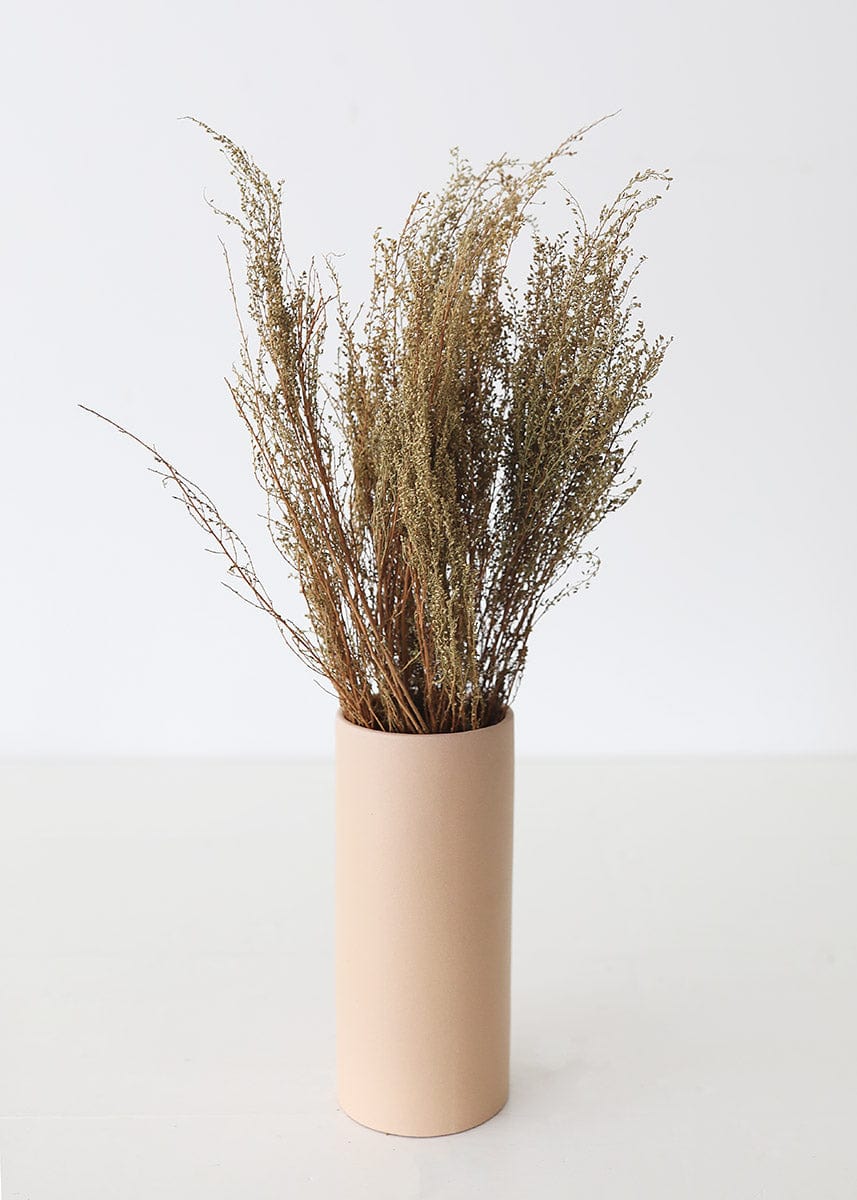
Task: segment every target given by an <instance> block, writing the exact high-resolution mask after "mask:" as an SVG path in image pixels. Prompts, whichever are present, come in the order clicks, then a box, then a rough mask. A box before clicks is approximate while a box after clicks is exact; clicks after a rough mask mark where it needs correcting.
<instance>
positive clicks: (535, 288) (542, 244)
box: [88, 122, 669, 733]
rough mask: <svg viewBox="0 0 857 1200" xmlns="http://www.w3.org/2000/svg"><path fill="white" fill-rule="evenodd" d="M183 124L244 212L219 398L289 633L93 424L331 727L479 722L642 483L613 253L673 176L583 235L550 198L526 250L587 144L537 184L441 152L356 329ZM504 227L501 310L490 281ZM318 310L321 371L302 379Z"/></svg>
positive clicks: (227, 543) (638, 372)
mask: <svg viewBox="0 0 857 1200" xmlns="http://www.w3.org/2000/svg"><path fill="white" fill-rule="evenodd" d="M197 124H199V125H201V127H202V128H203V129H204V130H206V132H207V133H209V134H210V135H211V136H212V137H213V138H214V139H215V141H216V142H217V143H218V145H219V147H220V149H221V150H222V151H223V153H224V154H225V155H226V157H227V159H228V162H229V164H230V170H231V174H232V175H233V177H234V178H235V180H236V182H237V185H238V189H239V194H240V215H236V214H232V213H227V212H221V210H219V209H218V210H216V211H218V212H219V213H220V215H221V216H222V217H224V218H225V219H226V221H227V222H229V223H230V224H231V225H234V226H236V227H237V229H238V230H239V231H240V234H241V238H242V240H243V248H244V253H245V259H246V285H247V309H248V313H249V317H250V323H251V324H252V327H253V329H254V331H255V332H254V334H253V336H252V337H251V334H250V333H249V331H248V327H247V324H246V323H245V322H244V321H243V320H242V318H241V315H240V311H239V304H238V300H237V295H236V288H235V284H234V277H233V274H232V271H231V267H230V266H229V258H228V255H227V269H228V274H229V286H230V290H231V293H232V298H233V302H234V304H235V308H236V314H237V316H238V326H239V331H240V347H241V350H240V362H239V364H238V365H237V366H236V367H235V369H234V377H233V379H232V380H231V381H230V384H229V386H230V391H231V394H232V399H233V401H234V404H235V408H236V409H237V412H238V414H239V416H240V417H241V420H242V421H243V422H244V425H245V426H246V429H247V431H248V433H249V436H250V442H251V446H252V452H253V465H254V470H255V475H256V479H257V480H258V482H259V484H260V486H261V487H262V489H263V491H264V493H265V496H266V501H267V525H268V529H269V531H270V535H271V537H272V539H273V541H274V544H275V546H276V548H277V550H278V551H279V553H280V555H281V556H282V558H283V559H284V561H285V563H286V564H287V566H288V568H289V569H290V571H291V572H292V573H293V575H294V576H295V577H296V579H297V581H298V583H299V586H300V589H301V592H302V594H303V596H304V598H305V601H306V617H307V620H306V622H305V624H303V625H300V624H297V623H295V622H294V621H292V620H291V619H289V618H288V617H286V616H283V615H282V614H281V613H280V612H279V611H278V609H277V608H276V607H275V605H274V602H273V601H272V599H271V597H270V595H269V593H268V591H267V590H266V589H265V587H264V586H263V584H262V582H261V581H260V579H259V577H258V575H257V573H256V570H255V569H254V567H253V563H252V560H251V558H250V555H249V553H248V551H247V547H246V545H245V543H244V541H243V540H242V539H241V538H240V537H239V536H238V535H237V534H236V533H235V532H234V531H233V530H232V529H231V528H230V527H229V526H228V525H227V524H226V522H225V521H224V520H223V518H222V517H221V515H220V513H219V512H218V510H217V508H216V507H215V505H214V503H213V502H212V500H211V499H210V497H209V496H208V495H207V494H206V492H204V491H203V490H202V489H201V488H200V487H198V486H197V485H196V484H195V483H193V482H192V481H191V480H189V479H188V478H187V477H186V476H185V475H183V474H182V473H181V472H180V471H179V470H178V469H177V468H176V467H175V466H174V465H173V464H172V463H171V462H169V461H168V460H167V459H166V458H164V457H163V455H162V454H160V453H159V452H158V451H157V450H156V449H155V448H154V447H153V446H151V445H148V444H147V443H145V442H143V441H141V439H139V438H137V437H136V436H135V435H133V434H128V431H127V430H126V429H123V428H122V427H121V426H119V425H116V423H115V422H113V421H110V423H111V424H113V425H116V428H118V429H120V431H121V432H122V433H125V434H128V436H130V437H133V438H134V440H135V441H137V442H138V443H139V444H141V445H143V446H144V447H145V448H146V449H147V450H148V451H149V452H150V453H151V454H152V455H153V456H154V458H155V460H156V462H157V465H158V471H159V473H160V474H161V475H163V477H164V479H165V480H166V481H169V482H171V483H172V485H174V487H175V488H176V489H177V495H178V497H179V498H180V499H181V500H182V501H183V502H184V504H185V505H186V507H187V509H188V511H189V512H190V514H191V516H192V517H193V518H194V519H195V520H196V521H197V523H198V524H199V525H200V526H201V527H202V528H203V529H204V530H205V532H206V533H207V534H208V535H209V537H210V538H211V539H212V541H213V543H214V545H215V546H216V548H217V549H218V550H219V551H220V552H221V553H222V554H223V555H224V556H225V557H226V559H227V561H228V564H229V567H228V571H229V575H230V577H231V581H232V584H231V585H228V586H232V585H237V586H236V587H234V590H237V591H238V592H239V594H240V595H242V596H244V598H245V599H248V600H249V601H250V602H251V603H252V604H254V605H255V606H257V607H258V608H260V609H261V610H262V611H264V612H266V613H268V614H269V615H270V616H271V617H273V619H274V621H275V622H276V624H277V627H278V628H279V630H280V632H281V634H282V635H283V636H284V638H285V639H286V641H287V643H288V644H289V645H290V646H291V647H292V648H293V649H294V650H295V651H296V652H297V654H298V655H299V656H300V657H301V658H302V659H303V660H304V661H305V662H306V663H307V664H308V665H309V666H310V667H311V668H312V669H313V670H314V671H315V672H317V673H318V674H319V675H321V676H324V677H326V678H327V679H328V680H329V681H330V683H331V684H332V685H333V688H334V690H335V693H336V695H337V697H338V699H339V702H340V706H341V709H342V712H343V715H344V716H345V717H346V718H347V719H348V720H349V721H351V722H353V723H355V724H358V725H362V726H366V727H369V728H374V729H382V730H388V731H392V732H403V733H441V732H458V731H464V730H468V729H478V728H481V727H483V726H487V725H492V724H495V723H496V722H498V721H499V720H501V719H502V717H503V715H504V713H505V711H506V707H507V705H508V704H509V702H510V699H511V697H512V696H513V694H514V692H515V690H516V687H517V685H518V683H519V681H520V677H521V672H522V669H523V667H524V663H525V660H526V654H527V646H528V643H529V638H530V634H531V632H532V630H533V627H534V625H535V623H536V621H537V620H538V618H539V616H540V615H541V614H543V613H544V612H545V611H546V610H547V609H548V608H549V607H550V606H551V605H553V604H555V603H556V602H557V600H558V599H560V597H562V596H564V595H565V594H567V593H568V592H569V591H571V590H574V589H575V588H576V587H578V586H580V584H581V582H584V581H587V580H588V579H589V578H591V575H592V573H593V571H594V569H595V567H596V566H597V561H596V560H595V559H594V556H593V555H591V554H590V553H588V552H587V551H586V550H585V548H584V543H585V542H586V539H587V537H588V535H589V534H590V533H591V532H592V530H593V529H594V527H595V526H596V525H597V524H598V522H599V521H601V520H602V518H603V517H604V516H606V514H607V513H609V512H612V511H613V510H614V509H616V508H618V507H620V505H622V504H624V503H625V501H626V500H627V499H628V498H629V497H630V496H631V495H632V493H633V492H634V491H635V490H636V487H637V486H638V483H639V481H638V480H635V479H633V478H631V477H630V476H629V473H628V466H627V464H628V458H629V454H630V453H631V451H632V449H633V444H634V443H633V441H632V440H631V439H632V435H633V432H634V430H635V429H636V428H637V427H638V426H639V425H640V424H641V423H642V422H643V421H644V420H645V419H646V413H645V411H644V410H645V403H646V401H647V400H648V398H649V394H650V393H649V388H650V384H651V382H652V380H653V378H654V376H655V375H656V373H657V371H658V369H659V367H660V365H661V362H662V359H663V356H664V353H665V350H666V346H667V341H666V340H665V339H664V338H662V337H658V338H655V339H654V340H652V341H649V340H647V337H646V334H645V330H644V328H643V325H642V323H641V322H640V321H639V320H638V319H637V318H636V315H635V310H636V309H637V308H638V307H639V304H638V301H637V300H636V298H635V297H634V296H633V295H632V294H631V291H630V288H631V285H632V282H633V280H634V278H635V276H636V274H637V271H638V270H639V267H640V264H641V262H642V261H643V260H642V259H638V260H633V261H632V255H631V249H630V246H629V238H630V235H631V233H632V231H633V229H634V226H635V224H636V221H637V219H638V217H639V216H640V214H641V213H642V212H644V211H645V210H646V209H648V208H651V207H652V206H653V205H654V204H656V203H657V201H658V200H659V199H660V196H659V195H657V194H655V193H654V190H653V188H654V187H656V186H657V185H659V184H663V185H665V186H669V176H668V175H667V174H665V173H662V172H656V171H652V170H647V171H643V172H641V173H639V174H636V175H635V176H634V177H633V178H632V179H631V180H630V182H629V183H628V184H627V186H626V187H625V188H624V189H623V190H622V191H621V192H620V194H619V195H618V197H617V198H616V200H614V201H613V203H612V204H610V205H609V206H606V207H605V208H603V209H602V211H601V213H600V216H599V219H598V221H597V223H595V224H594V225H593V226H592V227H590V226H588V225H587V223H586V221H585V219H584V217H583V214H582V212H581V209H580V206H579V205H578V204H577V203H576V201H574V199H573V197H572V196H571V195H570V194H568V193H567V192H566V195H565V198H566V202H567V203H568V205H569V208H570V211H571V213H572V222H573V228H572V230H571V231H570V232H566V233H562V234H560V235H558V236H547V235H545V234H542V233H541V232H540V230H539V227H538V225H537V223H536V222H535V219H534V217H533V215H532V211H531V206H532V203H533V201H534V199H535V198H536V197H537V196H538V195H539V193H541V192H542V190H543V189H544V188H545V187H546V185H547V184H548V182H549V181H550V180H551V178H553V176H554V170H553V167H554V166H555V164H556V163H557V162H558V161H559V160H561V159H564V158H568V157H570V156H572V155H573V154H574V153H575V152H576V146H577V143H578V142H579V141H580V139H581V137H582V136H583V135H584V134H585V133H586V132H588V129H590V128H592V126H589V127H588V128H587V129H582V130H580V131H578V132H577V133H574V134H572V135H571V136H570V137H568V138H566V139H565V140H564V141H563V142H562V143H561V144H560V145H559V146H558V147H557V148H556V149H555V150H554V151H553V152H552V153H550V154H548V155H547V156H546V157H545V158H543V159H541V160H539V161H537V162H534V163H522V162H520V161H519V160H517V159H511V158H509V157H506V156H503V157H501V158H499V159H497V160H496V161H494V162H491V163H489V164H488V165H487V166H486V167H485V169H484V170H482V171H480V172H478V173H477V172H476V171H474V170H473V168H472V167H471V165H470V164H469V163H468V162H467V161H466V160H464V159H463V158H461V157H460V156H459V155H458V154H457V153H454V154H453V158H452V170H451V175H450V178H449V180H448V182H447V183H446V186H445V187H444V189H443V190H442V191H441V192H440V193H439V194H438V195H436V196H432V195H430V194H429V193H422V194H420V195H419V196H418V197H417V199H416V201H415V202H414V204H413V206H412V208H411V210H410V212H409V214H408V216H407V220H406V221H405V223H404V225H403V227H402V230H401V232H400V233H399V235H398V236H397V237H382V236H381V235H380V233H376V235H375V241H374V257H373V283H372V287H371V292H370V296H369V300H368V304H367V305H366V306H365V311H364V310H362V309H361V310H360V312H358V314H357V315H356V316H352V314H351V312H350V310H349V308H348V306H347V304H346V302H345V300H344V298H343V296H342V293H341V289H340V285H339V280H338V278H337V275H336V272H335V270H334V269H333V267H332V266H331V264H330V263H329V262H328V263H327V271H328V276H327V278H328V281H329V282H328V285H327V287H325V285H324V284H323V283H322V280H321V277H320V275H319V273H318V271H317V270H316V268H315V266H314V265H311V266H310V267H309V269H307V270H305V271H303V272H301V273H297V272H296V271H295V270H294V268H293V267H292V264H291V263H290V261H289V258H288V256H287V254H286V251H285V247H284V241H283V233H282V226H281V202H282V184H281V183H277V184H273V183H272V182H271V181H270V179H269V178H268V176H267V175H266V174H265V173H264V172H263V171H262V170H261V169H260V168H259V167H258V166H257V165H256V163H255V162H254V161H253V160H252V159H251V158H250V157H249V156H248V155H247V154H246V152H245V151H244V150H243V149H241V148H240V147H239V146H237V145H236V144H235V143H234V142H232V141H231V140H230V139H229V138H227V137H225V136H224V135H223V134H221V133H218V132H216V131H215V130H213V129H211V128H210V127H209V126H207V125H204V124H203V123H202V122H197ZM563 190H564V191H565V189H563ZM525 226H529V228H530V230H531V258H530V266H529V272H528V275H527V279H526V286H525V287H524V288H523V289H522V294H521V289H518V290H516V289H515V288H514V287H512V285H511V284H510V282H509V272H508V267H509V256H510V253H511V250H512V246H513V244H514V243H515V241H516V239H517V238H518V236H519V234H521V232H522V230H524V228H525ZM329 313H331V314H332V318H333V320H334V321H335V325H336V328H337V330H338V335H339V340H338V353H337V359H336V366H335V368H334V369H332V370H324V369H323V368H322V351H323V347H324V343H325V335H326V331H327V327H328V314H329ZM361 314H362V320H360V319H359V318H360V317H361ZM88 411H93V410H88ZM95 415H97V416H101V415H102V414H100V413H96V414H95ZM103 419H105V420H109V418H106V417H105V418H103ZM572 566H577V567H578V568H582V570H579V571H578V572H577V574H576V575H575V577H574V578H573V579H572V581H571V582H568V579H569V575H568V573H569V569H570V568H571V567H572Z"/></svg>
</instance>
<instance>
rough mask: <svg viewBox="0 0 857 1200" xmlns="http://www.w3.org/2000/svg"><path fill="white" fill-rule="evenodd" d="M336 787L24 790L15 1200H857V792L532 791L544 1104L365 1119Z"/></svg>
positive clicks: (836, 782) (546, 773)
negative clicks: (336, 937)
mask: <svg viewBox="0 0 857 1200" xmlns="http://www.w3.org/2000/svg"><path fill="white" fill-rule="evenodd" d="M333 863H334V840H333V769H332V766H331V765H330V764H327V763H239V762H202V761H195V762H192V761H187V762H185V761H142V762H133V761H117V762H91V763H85V762H80V763H61V762H54V763H44V764H35V763H19V764H8V765H6V766H4V767H2V768H0V1181H2V1183H0V1189H2V1197H3V1200H77V1198H78V1197H79V1198H80V1200H102V1198H103V1200H108V1198H109V1200H137V1198H138V1197H139V1198H142V1197H146V1198H147V1200H149V1198H155V1200H196V1198H197V1197H199V1198H200V1200H202V1198H203V1197H204V1198H205V1200H227V1198H230V1200H231V1198H235V1200H239V1198H240V1200H268V1198H271V1200H273V1198H274V1197H276V1198H277V1200H283V1198H286V1200H291V1198H293V1197H294V1198H298V1200H301V1198H303V1197H330V1198H334V1197H335V1198H336V1200H344V1198H348V1200H362V1198H364V1197H365V1200H412V1198H419V1200H423V1198H425V1200H429V1198H431V1200H458V1198H461V1200H464V1198H465V1197H466V1198H468V1200H469V1198H471V1197H482V1196H484V1197H491V1198H492V1200H506V1198H509V1200H511V1198H515V1200H519V1198H520V1200H524V1198H527V1200H529V1198H530V1197H538V1200H543V1198H548V1200H551V1198H553V1197H557V1198H561V1200H565V1198H567V1197H571V1196H581V1197H585V1198H586V1200H613V1198H623V1200H624V1198H626V1197H627V1198H628V1200H648V1198H649V1197H651V1200H672V1198H673V1197H681V1198H684V1197H687V1198H688V1200H745V1198H746V1200H751V1198H752V1200H759V1198H765V1197H771V1198H772V1200H791V1198H795V1200H797V1198H800V1200H854V1197H855V1196H857V1139H855V1137H854V1119H855V1113H857V1020H855V1013H857V759H853V758H817V759H806V758H724V759H703V758H635V759H630V758H629V759H600V760H599V759H577V760H574V761H561V760H557V761H544V762H532V761H531V762H526V761H523V762H519V763H518V766H517V772H516V800H515V873H514V887H513V948H512V960H513V984H512V1084H511V1092H510V1097H509V1102H508V1104H507V1106H506V1108H505V1109H504V1110H503V1111H502V1112H501V1113H500V1114H499V1115H498V1116H497V1117H495V1118H494V1119H493V1120H491V1121H489V1122H487V1123H486V1124H485V1125H483V1126H480V1127H479V1128H477V1129H473V1130H470V1131H468V1132H466V1133H462V1134H457V1135H455V1136H452V1137H445V1138H430V1139H419V1138H401V1137H393V1136H386V1135H383V1134H378V1133H374V1132H372V1131H370V1130H367V1129H364V1128H362V1127H361V1126H359V1125H357V1124H355V1123H354V1122H353V1121H351V1120H350V1119H349V1118H348V1117H347V1116H345V1114H344V1113H342V1112H341V1111H340V1110H339V1109H338V1107H337V1103H336V1095H335V1086H334V1014H333Z"/></svg>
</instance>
